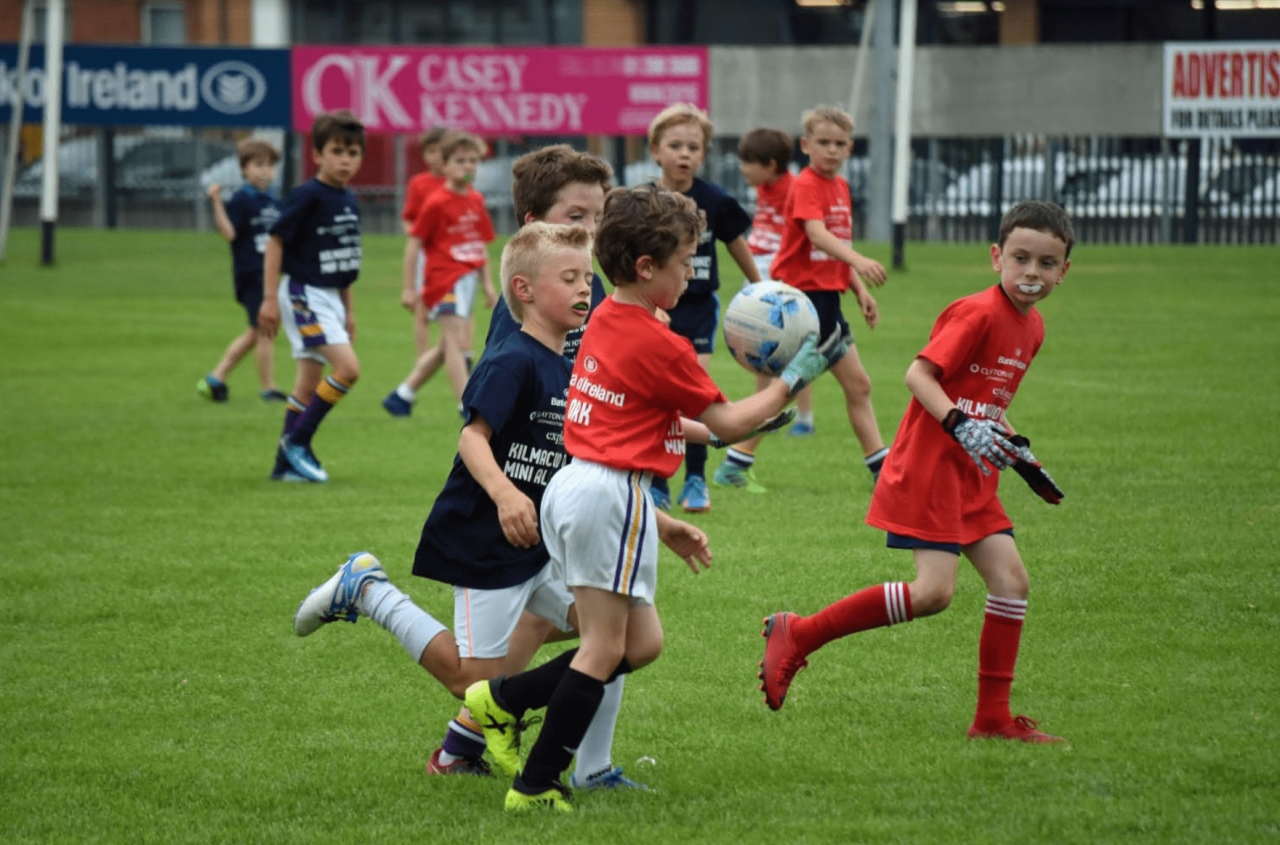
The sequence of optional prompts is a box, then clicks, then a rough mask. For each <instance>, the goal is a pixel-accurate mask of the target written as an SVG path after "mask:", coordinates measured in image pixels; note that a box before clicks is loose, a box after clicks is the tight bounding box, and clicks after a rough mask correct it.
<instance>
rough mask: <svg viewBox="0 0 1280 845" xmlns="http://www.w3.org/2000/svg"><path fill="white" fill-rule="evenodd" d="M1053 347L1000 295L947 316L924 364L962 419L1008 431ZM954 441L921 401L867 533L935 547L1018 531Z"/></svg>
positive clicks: (993, 291)
mask: <svg viewBox="0 0 1280 845" xmlns="http://www.w3.org/2000/svg"><path fill="white" fill-rule="evenodd" d="M1042 343H1044V320H1043V319H1042V318H1041V317H1040V312H1038V311H1036V310H1035V309H1034V308H1033V309H1031V311H1030V312H1029V313H1027V314H1026V315H1023V314H1021V313H1020V312H1019V311H1018V309H1017V308H1015V307H1014V306H1013V303H1011V302H1010V301H1009V298H1008V297H1007V296H1006V295H1005V293H1004V291H1003V290H1001V289H1000V287H999V286H998V285H997V286H995V287H992V288H988V289H987V290H985V291H982V292H980V293H975V294H973V295H972V296H966V297H964V298H963V299H958V300H956V301H955V302H953V303H951V304H950V305H949V306H947V308H946V310H944V311H943V312H942V314H941V316H939V317H938V321H937V322H936V323H934V326H933V332H932V333H931V334H930V335H929V343H928V345H926V346H925V348H924V349H923V350H921V352H920V354H919V357H921V358H924V359H926V360H928V361H931V362H932V363H934V364H935V365H937V367H938V368H939V369H940V370H941V373H940V375H939V377H938V381H939V382H940V383H941V385H942V388H943V390H945V391H946V392H947V396H949V397H951V399H952V401H954V402H955V403H956V407H958V408H959V409H960V410H961V411H963V412H964V413H966V414H968V415H969V416H971V417H974V418H975V419H989V420H998V421H1003V420H1004V416H1005V410H1006V409H1007V408H1008V407H1009V402H1010V401H1012V400H1013V395H1014V394H1015V393H1016V392H1017V391H1018V385H1019V384H1021V383H1022V377H1023V376H1024V375H1026V372H1027V367H1028V366H1029V365H1030V364H1031V359H1032V358H1034V357H1035V355H1036V353H1037V352H1038V351H1039V350H1040V345H1041V344H1042ZM999 480H1000V474H999V473H998V472H995V471H994V470H993V471H992V474H991V475H983V474H982V473H981V471H979V470H978V468H977V467H976V466H974V464H973V461H972V459H970V457H969V456H968V455H967V454H966V453H965V451H964V449H963V448H962V447H961V446H960V444H959V443H956V442H955V441H954V440H952V439H951V435H949V434H947V433H946V432H945V431H943V430H942V426H941V424H939V423H938V421H937V420H935V419H934V418H933V417H932V416H930V415H929V412H928V411H926V410H925V409H924V406H923V405H921V404H920V403H919V401H917V400H915V399H912V400H911V402H910V404H908V405H907V412H906V414H904V415H903V417H902V424H901V425H900V426H899V427H898V433H897V435H896V436H895V437H894V438H893V445H892V446H891V447H890V448H889V457H888V458H886V459H885V462H884V466H883V467H882V468H881V470H880V479H879V480H878V481H877V482H876V486H875V492H874V493H872V496H871V509H870V511H869V512H868V513H867V524H869V525H873V526H875V527H876V528H883V529H884V530H886V531H891V532H893V533H895V534H905V535H907V536H909V537H915V538H917V539H920V540H929V541H931V542H936V543H959V544H961V545H965V544H968V543H975V542H977V541H978V540H981V539H982V538H984V537H989V536H991V535H992V534H994V533H996V532H997V531H1003V530H1005V529H1008V528H1012V527H1013V523H1011V522H1010V521H1009V517H1008V516H1007V515H1005V512H1004V508H1003V507H1002V506H1001V505H1000V500H999V499H998V498H996V488H997V486H998V484H999Z"/></svg>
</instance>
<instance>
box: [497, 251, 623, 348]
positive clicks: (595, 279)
mask: <svg viewBox="0 0 1280 845" xmlns="http://www.w3.org/2000/svg"><path fill="white" fill-rule="evenodd" d="M607 295H608V294H606V293H605V290H604V282H602V281H600V276H599V274H596V273H592V274H591V311H588V312H587V321H586V322H584V323H583V324H582V326H581V328H576V329H574V330H573V331H571V332H569V333H568V334H567V335H565V338H564V357H565V360H566V361H568V362H569V363H570V364H572V363H573V362H574V359H576V358H577V357H578V347H579V346H580V345H581V344H582V333H583V332H585V331H586V330H587V322H590V320H591V314H592V312H594V311H595V310H596V306H597V305H599V304H600V303H601V302H603V301H604V298H605V296H607ZM518 331H520V324H519V323H517V322H516V318H515V317H512V316H511V309H510V308H508V307H507V298H506V297H505V296H500V297H498V304H497V305H495V306H493V315H492V316H490V317H489V334H487V335H486V336H485V339H484V352H483V353H481V355H480V358H481V360H484V356H485V355H488V354H489V350H490V349H495V348H497V347H498V346H499V345H500V344H501V343H502V341H504V340H506V338H507V335H510V334H515V333H516V332H518Z"/></svg>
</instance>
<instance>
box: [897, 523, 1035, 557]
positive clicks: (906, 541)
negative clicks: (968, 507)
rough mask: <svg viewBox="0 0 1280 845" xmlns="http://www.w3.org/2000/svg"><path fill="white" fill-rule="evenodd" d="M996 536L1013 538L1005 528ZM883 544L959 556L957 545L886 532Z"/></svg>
mask: <svg viewBox="0 0 1280 845" xmlns="http://www.w3.org/2000/svg"><path fill="white" fill-rule="evenodd" d="M996 533H997V534H1008V535H1009V536H1010V537H1012V536H1013V529H1012V528H1006V529H1004V530H1003V531H997V532H996ZM884 544H885V545H886V546H888V547H889V548H891V549H935V550H937V551H940V552H950V553H951V554H953V555H959V554H960V544H959V543H935V542H933V541H932V540H920V539H917V538H915V537H908V536H907V535H906V534H894V533H893V532H892V531H890V532H888V536H887V537H886V538H885V541H884Z"/></svg>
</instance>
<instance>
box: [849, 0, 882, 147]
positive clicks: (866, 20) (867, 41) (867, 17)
mask: <svg viewBox="0 0 1280 845" xmlns="http://www.w3.org/2000/svg"><path fill="white" fill-rule="evenodd" d="M875 13H876V4H875V3H868V4H867V10H866V11H865V12H863V14H862V38H861V40H859V42H858V58H857V59H855V60H854V63H853V90H852V91H850V92H849V114H850V116H852V117H853V119H854V122H857V120H858V105H859V104H860V101H861V99H862V86H863V83H864V82H866V76H867V57H868V56H870V55H871V23H872V21H874V20H875Z"/></svg>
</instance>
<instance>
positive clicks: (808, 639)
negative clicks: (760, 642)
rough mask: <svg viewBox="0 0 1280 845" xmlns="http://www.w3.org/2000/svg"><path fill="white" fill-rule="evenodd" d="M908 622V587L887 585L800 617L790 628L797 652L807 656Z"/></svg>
mask: <svg viewBox="0 0 1280 845" xmlns="http://www.w3.org/2000/svg"><path fill="white" fill-rule="evenodd" d="M911 619H912V615H911V589H910V587H909V586H908V585H907V584H905V583H903V582H902V581H891V582H889V583H886V584H876V585H875V586H874V587H866V588H864V589H862V590H859V591H858V592H856V593H854V594H853V595H851V596H845V597H844V598H842V599H840V601H838V602H836V603H835V604H831V605H828V606H827V607H825V608H823V609H822V610H820V611H818V612H817V613H815V614H813V615H812V616H802V617H800V618H799V619H796V620H794V621H793V622H792V623H791V625H790V628H791V636H792V637H793V638H794V639H795V642H796V645H798V646H799V647H800V650H801V651H803V652H804V653H805V654H811V653H812V652H815V651H817V650H818V649H820V648H822V647H823V646H824V645H826V644H827V643H829V642H831V641H832V640H835V639H839V638H840V637H846V636H848V635H849V634H856V633H858V632H859V631H867V630H870V629H871V628H883V627H885V626H887V625H896V624H897V623H899V622H910V621H911Z"/></svg>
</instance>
